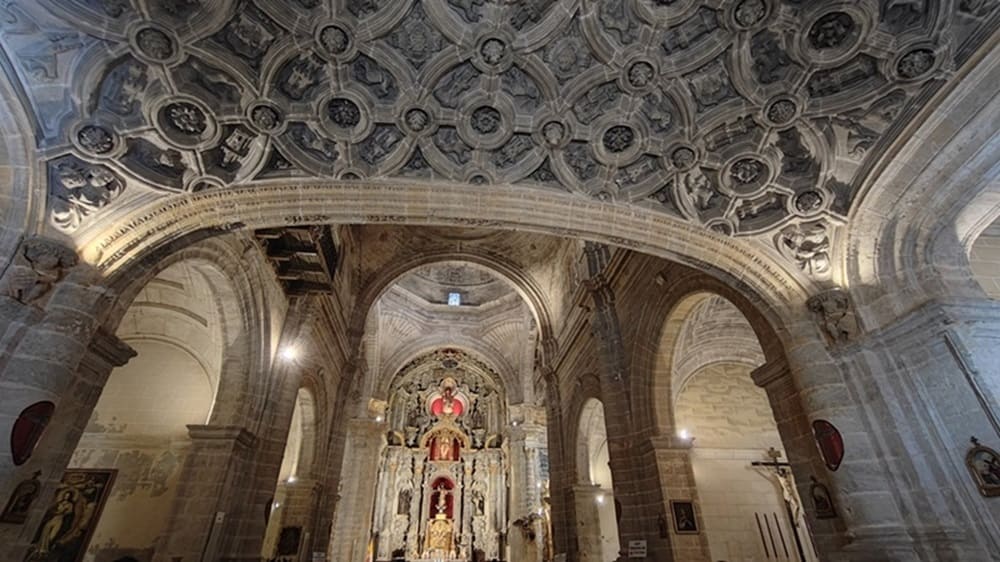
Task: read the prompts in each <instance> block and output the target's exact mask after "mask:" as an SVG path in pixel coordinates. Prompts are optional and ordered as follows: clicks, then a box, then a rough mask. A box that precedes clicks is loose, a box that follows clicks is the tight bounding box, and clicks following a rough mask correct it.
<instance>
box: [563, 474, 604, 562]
mask: <svg viewBox="0 0 1000 562" xmlns="http://www.w3.org/2000/svg"><path fill="white" fill-rule="evenodd" d="M598 494H606V496H607V497H606V499H605V501H614V500H613V498H612V496H611V494H610V493H608V491H606V490H601V488H600V487H599V486H592V485H588V484H580V485H577V486H574V487H573V491H572V498H573V504H574V506H575V507H576V509H574V510H573V511H574V512H575V514H576V520H575V521H574V525H575V528H576V533H575V535H576V546H577V548H576V550H577V553H578V555H579V557H578V558H577V560H579V562H604V561H603V560H602V559H601V554H602V546H601V516H600V512H599V510H598V509H599V506H598V503H597V496H598Z"/></svg>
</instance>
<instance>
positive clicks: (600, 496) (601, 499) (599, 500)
mask: <svg viewBox="0 0 1000 562" xmlns="http://www.w3.org/2000/svg"><path fill="white" fill-rule="evenodd" d="M594 500H595V501H597V503H598V504H600V505H604V494H597V495H596V496H594Z"/></svg>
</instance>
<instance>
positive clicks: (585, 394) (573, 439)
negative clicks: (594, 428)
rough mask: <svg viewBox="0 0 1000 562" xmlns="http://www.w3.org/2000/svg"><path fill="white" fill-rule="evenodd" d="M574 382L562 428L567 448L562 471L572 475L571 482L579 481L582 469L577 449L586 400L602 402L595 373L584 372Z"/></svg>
mask: <svg viewBox="0 0 1000 562" xmlns="http://www.w3.org/2000/svg"><path fill="white" fill-rule="evenodd" d="M575 383H576V388H575V389H573V391H572V392H570V393H569V396H571V397H572V400H573V401H572V402H571V403H570V404H569V407H568V408H566V410H565V412H566V414H565V418H564V423H563V428H565V436H566V439H565V441H564V443H565V444H566V447H567V449H568V450H567V451H566V454H564V455H563V457H564V458H565V460H566V466H565V467H564V473H565V474H566V475H572V477H571V478H572V481H573V482H579V475H580V474H581V471H582V470H584V468H583V467H581V466H580V459H579V454H578V453H579V451H578V449H577V446H578V444H579V442H580V439H581V437H580V419H581V417H583V411H584V408H585V407H586V405H587V403H588V401H590V400H596V401H598V402H601V403H602V404H603V402H602V401H601V383H600V379H599V378H598V377H597V374H596V373H585V374H584V375H582V376H581V377H580V378H578V379H577V380H576V381H575Z"/></svg>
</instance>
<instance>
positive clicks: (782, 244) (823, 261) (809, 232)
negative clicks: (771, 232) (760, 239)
mask: <svg viewBox="0 0 1000 562" xmlns="http://www.w3.org/2000/svg"><path fill="white" fill-rule="evenodd" d="M775 244H776V245H777V247H778V250H779V251H780V252H781V253H782V255H784V256H785V257H786V258H788V259H789V260H791V261H793V262H795V263H796V265H798V266H799V269H801V270H802V271H804V272H806V273H807V274H809V275H811V276H813V277H824V276H826V275H828V274H829V273H830V235H829V233H828V232H827V227H826V225H825V224H823V223H821V222H815V223H808V224H793V225H790V226H786V227H785V228H783V229H782V230H781V232H779V233H778V235H777V237H775Z"/></svg>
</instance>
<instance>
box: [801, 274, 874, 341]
mask: <svg viewBox="0 0 1000 562" xmlns="http://www.w3.org/2000/svg"><path fill="white" fill-rule="evenodd" d="M806 306H807V307H808V308H809V310H810V311H811V312H812V313H813V316H814V317H815V320H816V323H817V324H818V325H819V327H820V329H821V330H822V332H823V335H824V336H826V338H827V341H828V342H829V343H830V344H832V345H843V344H847V343H850V342H851V341H853V340H854V339H855V338H856V337H857V335H858V334H859V333H860V331H861V330H860V326H859V325H858V319H857V316H856V314H855V312H854V305H853V303H852V302H851V297H850V295H849V294H848V293H847V291H845V290H843V289H841V288H840V287H835V288H833V289H829V290H827V291H824V292H822V293H820V294H818V295H814V296H812V297H810V298H809V300H807V301H806Z"/></svg>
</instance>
